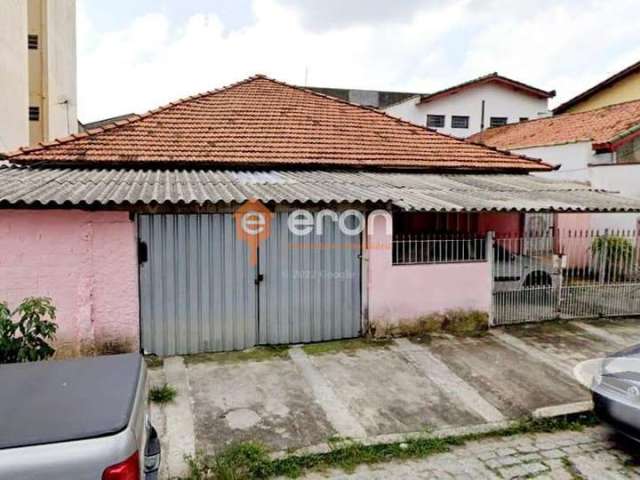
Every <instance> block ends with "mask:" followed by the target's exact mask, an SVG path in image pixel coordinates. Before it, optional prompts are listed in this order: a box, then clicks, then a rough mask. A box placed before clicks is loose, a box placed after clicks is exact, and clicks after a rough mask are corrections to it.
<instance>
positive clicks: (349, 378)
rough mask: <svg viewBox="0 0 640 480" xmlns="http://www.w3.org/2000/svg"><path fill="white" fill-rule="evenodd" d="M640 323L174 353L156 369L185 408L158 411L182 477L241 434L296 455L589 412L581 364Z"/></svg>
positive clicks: (157, 380)
mask: <svg viewBox="0 0 640 480" xmlns="http://www.w3.org/2000/svg"><path fill="white" fill-rule="evenodd" d="M638 322H640V320H638V319H625V320H615V321H597V322H589V323H587V322H569V323H567V322H563V323H545V324H538V325H531V326H521V327H511V328H502V329H496V330H492V331H491V333H490V334H488V335H486V336H484V337H480V338H454V337H449V336H437V337H430V338H427V339H424V340H423V341H416V340H414V341H410V340H407V339H396V340H394V341H391V342H389V341H387V342H368V341H365V340H354V341H347V342H330V343H328V344H320V345H310V346H305V347H293V348H290V349H257V350H254V351H249V352H240V353H230V354H208V355H197V356H190V357H173V358H168V359H165V361H164V366H163V367H162V368H159V369H151V371H150V383H151V384H162V383H164V382H168V383H169V384H171V385H173V386H174V387H176V389H177V390H178V397H177V398H176V401H175V402H174V403H171V404H168V405H166V406H163V407H158V406H153V407H152V418H153V421H154V423H155V424H156V427H158V429H159V430H160V432H161V436H162V439H163V444H164V452H165V456H164V458H165V460H166V461H165V469H167V471H166V472H164V474H165V476H167V475H169V476H175V475H180V474H182V473H183V472H184V460H183V456H184V454H187V455H188V454H193V453H194V452H195V451H203V452H207V453H214V452H216V451H217V450H219V449H221V448H223V447H224V446H225V445H227V444H229V443H231V442H235V441H249V440H251V441H259V442H263V443H265V444H266V445H268V446H269V447H270V448H271V449H272V450H273V451H292V450H297V449H300V448H305V447H312V448H313V447H314V446H317V445H321V444H325V443H326V442H327V441H328V440H329V439H330V438H332V437H352V438H360V439H363V440H365V441H388V440H394V439H399V438H403V437H404V436H406V434H409V433H414V432H415V433H422V432H424V431H427V430H428V431H436V430H438V431H440V430H446V431H451V432H452V433H453V432H455V431H458V430H461V429H464V430H468V429H470V428H471V429H474V428H485V426H487V425H493V424H499V423H500V422H505V421H507V420H509V419H514V418H518V417H521V416H523V415H528V414H542V415H544V414H545V413H554V412H564V411H571V410H576V409H584V408H585V407H588V401H589V397H590V396H589V393H588V391H586V390H585V389H583V388H582V387H581V386H580V385H579V384H578V383H577V382H576V381H575V380H574V378H573V375H572V369H573V367H574V365H575V364H577V363H579V362H580V361H582V360H586V359H589V358H597V357H599V356H602V355H603V354H605V353H608V352H613V351H616V350H619V349H621V348H623V347H625V346H628V345H630V344H633V343H640V328H638V325H639V323H638Z"/></svg>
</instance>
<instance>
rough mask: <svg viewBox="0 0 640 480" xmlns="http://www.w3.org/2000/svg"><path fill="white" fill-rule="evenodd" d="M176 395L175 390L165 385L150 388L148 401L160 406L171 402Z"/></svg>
mask: <svg viewBox="0 0 640 480" xmlns="http://www.w3.org/2000/svg"><path fill="white" fill-rule="evenodd" d="M177 393H178V392H176V389H175V388H173V387H172V386H171V385H168V384H166V383H165V384H164V385H162V386H160V387H151V388H150V389H149V401H150V402H153V403H161V404H162V403H169V402H173V401H174V400H175V398H176V395H177Z"/></svg>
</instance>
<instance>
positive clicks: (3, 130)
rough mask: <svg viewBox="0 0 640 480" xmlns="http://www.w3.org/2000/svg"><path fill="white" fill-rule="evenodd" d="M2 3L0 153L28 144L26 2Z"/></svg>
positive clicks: (0, 14) (3, 0)
mask: <svg viewBox="0 0 640 480" xmlns="http://www.w3.org/2000/svg"><path fill="white" fill-rule="evenodd" d="M1 2H2V7H1V11H0V152H6V151H10V150H15V149H16V148H18V147H21V146H24V145H27V144H28V143H29V124H28V112H29V110H28V104H29V82H28V73H27V72H28V61H27V2H26V1H25V0H1ZM19 46H22V47H23V48H18V47H19Z"/></svg>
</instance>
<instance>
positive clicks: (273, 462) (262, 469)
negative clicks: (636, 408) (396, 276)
mask: <svg viewBox="0 0 640 480" xmlns="http://www.w3.org/2000/svg"><path fill="white" fill-rule="evenodd" d="M597 424H598V420H597V419H596V417H595V416H594V415H593V414H591V413H587V414H580V415H574V416H570V417H557V418H550V419H532V418H527V419H523V420H520V421H518V422H516V423H514V424H513V425H511V426H509V427H506V428H503V429H499V430H495V431H492V432H487V433H478V434H469V435H462V436H449V437H442V438H437V437H429V436H425V437H422V438H414V439H407V440H406V441H404V442H397V443H387V444H379V445H363V444H361V443H358V442H355V441H350V440H337V441H334V442H331V443H330V451H329V452H327V453H312V454H306V455H290V456H287V457H284V458H278V459H271V458H270V457H269V452H268V451H267V449H266V448H265V447H264V446H263V445H261V444H258V443H253V442H247V443H238V444H232V445H230V446H229V447H227V448H226V449H225V450H223V451H222V452H221V453H220V454H218V455H216V456H205V455H197V456H195V457H189V458H187V461H188V463H189V468H190V475H189V476H188V477H185V479H184V480H240V479H266V478H272V477H277V476H286V477H290V478H296V477H299V476H300V475H302V474H303V473H306V472H309V471H313V470H326V469H329V468H339V469H343V470H345V471H347V472H348V471H352V470H354V469H355V468H356V467H357V466H358V465H362V464H372V463H381V462H388V461H391V460H402V459H410V458H423V457H427V456H429V455H433V454H437V453H444V452H447V451H448V450H449V449H450V448H451V447H455V446H461V445H464V444H465V443H467V442H470V441H477V440H482V439H485V438H495V437H505V436H513V435H519V434H533V433H550V432H555V431H561V430H582V429H583V428H584V427H591V426H595V425H597Z"/></svg>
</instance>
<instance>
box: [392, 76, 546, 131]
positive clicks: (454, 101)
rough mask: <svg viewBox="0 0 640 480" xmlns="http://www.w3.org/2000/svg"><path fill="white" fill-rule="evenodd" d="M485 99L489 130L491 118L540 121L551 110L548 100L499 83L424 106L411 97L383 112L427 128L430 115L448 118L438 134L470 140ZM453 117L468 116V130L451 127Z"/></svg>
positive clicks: (479, 119)
mask: <svg viewBox="0 0 640 480" xmlns="http://www.w3.org/2000/svg"><path fill="white" fill-rule="evenodd" d="M483 100H484V101H485V114H484V119H485V121H484V126H485V128H489V121H490V118H491V117H507V118H508V122H509V123H514V122H518V121H519V119H520V118H521V117H527V118H529V119H535V118H539V117H540V116H544V115H546V114H547V112H548V110H549V108H548V100H547V99H546V98H545V99H540V98H537V97H534V96H531V95H527V94H524V93H521V92H518V91H515V90H513V89H510V88H508V87H505V86H502V85H499V84H496V83H487V84H483V85H478V86H476V87H472V88H468V89H465V90H462V91H460V92H458V93H455V94H452V95H447V96H445V97H442V98H439V99H436V100H434V101H431V102H427V103H422V104H418V102H419V101H420V97H413V98H409V99H408V100H406V101H405V102H402V103H399V104H395V105H390V106H389V107H387V108H385V109H384V111H385V112H387V113H388V114H389V115H393V116H395V117H398V118H402V119H403V120H408V121H410V122H413V123H416V124H419V125H426V123H427V115H429V114H433V115H445V116H446V118H445V127H444V128H439V129H437V130H438V131H439V132H442V133H446V134H449V135H454V136H456V137H468V136H469V135H472V134H474V133H477V132H479V131H480V126H481V116H482V115H481V114H482V101H483ZM453 115H462V116H468V117H469V128H468V129H461V128H451V117H452V116H453Z"/></svg>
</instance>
